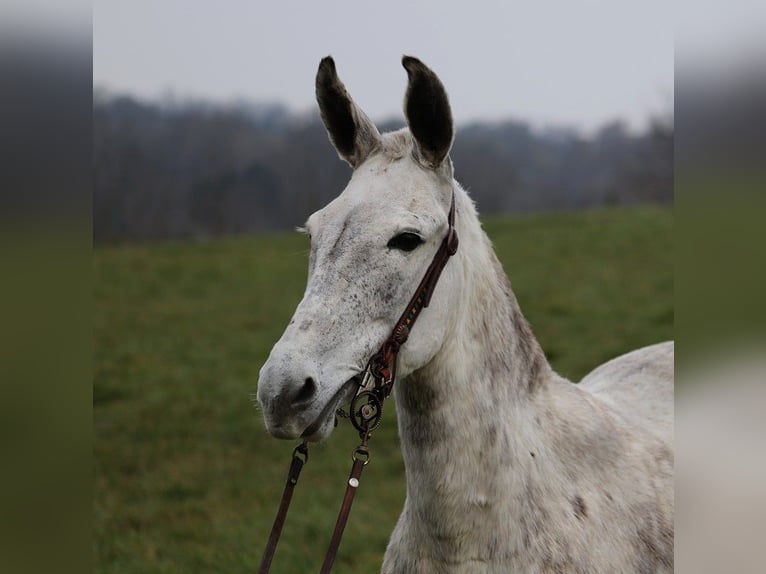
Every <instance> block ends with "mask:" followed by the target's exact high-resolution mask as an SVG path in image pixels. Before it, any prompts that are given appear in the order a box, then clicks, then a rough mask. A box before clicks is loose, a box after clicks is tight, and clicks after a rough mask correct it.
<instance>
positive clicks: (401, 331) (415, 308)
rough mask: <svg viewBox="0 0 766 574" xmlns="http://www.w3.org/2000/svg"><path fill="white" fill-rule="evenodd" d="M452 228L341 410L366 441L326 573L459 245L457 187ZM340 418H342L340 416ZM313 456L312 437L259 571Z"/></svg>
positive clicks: (357, 452)
mask: <svg viewBox="0 0 766 574" xmlns="http://www.w3.org/2000/svg"><path fill="white" fill-rule="evenodd" d="M447 221H448V224H449V229H448V230H447V235H445V237H444V239H443V240H442V242H441V245H439V249H438V250H437V251H436V253H435V254H434V258H433V260H432V261H431V264H430V265H429V266H428V269H427V270H426V272H425V275H423V279H422V280H421V281H420V284H419V285H418V288H417V289H416V290H415V294H414V295H413V296H412V298H411V299H410V301H409V303H408V305H407V307H406V308H405V310H404V312H403V313H402V314H401V316H400V317H399V320H398V321H397V322H396V324H395V325H394V328H393V329H392V331H391V335H390V336H389V337H388V338H387V339H386V340H385V341H384V342H383V345H381V347H380V349H379V350H378V352H376V353H375V354H374V355H373V356H372V357H371V358H370V360H369V361H368V363H367V366H366V368H365V370H364V372H363V373H362V374H361V375H360V376H358V377H357V380H358V383H359V387H358V389H357V392H356V394H355V395H354V398H353V399H351V405H350V409H349V412H348V413H346V412H345V411H343V410H341V409H339V410H338V413H337V414H338V415H339V416H341V417H344V418H348V419H350V420H351V424H352V425H353V426H354V428H355V429H356V430H357V431H359V436H360V437H361V439H362V442H361V443H360V444H359V446H357V447H356V448H355V449H354V452H353V454H352V459H353V461H354V462H353V465H352V467H351V473H350V474H349V478H348V486H347V487H346V494H345V496H344V497H343V503H342V504H341V508H340V512H339V513H338V519H337V521H336V523H335V530H334V531H333V535H332V538H331V540H330V545H329V547H328V549H327V554H326V555H325V560H324V563H323V564H322V569H321V570H320V574H329V572H330V570H331V569H332V565H333V563H334V562H335V557H336V555H337V553H338V548H339V546H340V541H341V538H342V536H343V530H344V529H345V527H346V522H347V521H348V515H349V513H350V511H351V504H352V503H353V500H354V494H355V493H356V490H357V488H358V487H359V478H360V477H361V475H362V470H363V469H364V467H365V466H366V465H367V463H368V462H369V461H370V451H369V447H368V442H369V440H370V436H371V434H372V431H373V430H375V428H377V426H378V425H379V424H380V421H381V419H382V416H383V403H384V402H385V400H386V399H387V398H388V396H389V395H390V394H391V391H392V390H393V387H394V381H395V379H396V360H397V357H398V355H399V350H400V348H401V346H402V345H404V343H405V342H406V341H407V339H408V338H409V336H410V332H411V331H412V327H413V325H414V324H415V322H416V321H417V319H418V317H419V316H420V313H421V311H422V310H423V309H425V308H426V307H428V304H429V303H430V302H431V296H432V295H433V292H434V289H435V288H436V284H437V283H438V281H439V277H440V276H441V273H442V271H443V269H444V266H445V265H447V262H448V261H449V259H450V257H452V256H453V255H454V254H455V253H456V252H457V248H458V237H457V231H456V230H455V191H454V190H453V191H452V200H451V203H450V209H449V215H448V218H447ZM336 422H337V420H336ZM306 462H308V445H307V444H306V442H303V443H301V444H299V445H298V446H297V447H295V449H294V450H293V456H292V461H291V463H290V469H289V471H288V473H287V484H285V489H284V492H283V494H282V500H281V502H280V505H279V510H278V511H277V516H276V518H275V519H274V525H273V526H272V529H271V534H270V535H269V541H268V543H267V545H266V550H265V551H264V553H263V557H262V558H261V564H260V567H259V569H258V572H259V574H267V573H268V571H269V568H270V567H271V561H272V559H273V557H274V552H275V551H276V547H277V543H278V542H279V536H280V534H281V532H282V527H283V526H284V522H285V518H286V516H287V510H288V508H289V506H290V500H291V499H292V495H293V490H294V489H295V485H296V484H297V483H298V477H299V476H300V472H301V469H302V468H303V465H304V464H305V463H306Z"/></svg>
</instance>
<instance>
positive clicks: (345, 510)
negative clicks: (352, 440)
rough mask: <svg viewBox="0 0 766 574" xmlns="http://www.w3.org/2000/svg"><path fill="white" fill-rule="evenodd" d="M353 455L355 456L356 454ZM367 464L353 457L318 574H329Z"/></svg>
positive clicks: (365, 461)
mask: <svg viewBox="0 0 766 574" xmlns="http://www.w3.org/2000/svg"><path fill="white" fill-rule="evenodd" d="M359 448H360V447H357V450H358V449H359ZM354 454H355V455H356V452H355V453H354ZM368 462H369V459H368V458H357V457H356V456H354V464H353V465H352V466H351V473H350V474H349V476H348V484H347V486H346V494H345V495H344V496H343V503H342V504H341V506H340V511H339V512H338V519H337V520H336V522H335V530H334V531H333V533H332V538H331V539H330V546H329V547H328V548H327V554H325V557H324V562H323V563H322V569H321V570H320V571H319V573H320V574H329V572H330V570H332V565H333V563H334V562H335V558H336V556H337V555H338V548H339V547H340V541H341V538H343V531H344V530H345V529H346V523H347V522H348V515H349V514H350V513H351V504H352V503H353V502H354V495H355V494H356V490H357V488H359V478H360V477H361V476H362V470H364V467H365V465H366V464H367V463H368Z"/></svg>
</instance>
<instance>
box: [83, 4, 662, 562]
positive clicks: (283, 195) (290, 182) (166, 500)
mask: <svg viewBox="0 0 766 574" xmlns="http://www.w3.org/2000/svg"><path fill="white" fill-rule="evenodd" d="M93 23H94V27H93V169H94V171H93V176H94V188H93V239H94V242H95V245H96V249H95V264H94V280H95V285H94V286H95V291H94V293H95V299H94V303H95V317H94V371H95V372H94V388H93V405H94V432H95V447H94V452H95V504H94V543H93V560H94V563H95V565H96V567H97V569H98V570H99V571H103V572H163V571H168V572H173V571H176V572H177V571H184V572H201V571H220V572H246V571H253V570H254V569H255V567H256V565H257V564H258V559H259V557H260V554H261V552H262V549H263V546H264V544H265V541H266V538H267V536H268V532H269V529H270V527H271V522H272V520H273V517H274V513H275V512H276V502H277V500H278V498H279V496H280V493H281V489H282V486H283V484H284V473H285V472H286V467H287V464H288V463H289V453H290V450H291V448H292V446H293V445H292V444H289V443H285V442H281V441H276V440H274V439H272V438H270V437H269V436H268V435H267V433H266V432H265V430H264V429H263V424H262V422H261V418H260V413H258V412H257V410H256V408H255V407H254V406H253V401H252V395H253V394H254V392H255V390H256V383H257V379H258V371H259V369H260V366H261V365H262V364H263V362H264V360H265V359H266V357H267V355H268V352H269V350H270V348H271V346H272V345H273V344H274V342H276V340H277V339H278V338H279V336H280V334H281V332H282V330H283V329H284V327H285V325H286V324H287V322H288V321H289V319H290V316H291V315H292V312H293V310H294V309H295V306H296V304H297V303H298V301H299V300H300V298H301V294H302V291H303V288H304V285H305V280H306V265H307V252H308V242H307V240H306V238H305V237H303V236H301V235H299V234H296V233H294V231H293V228H294V227H295V226H298V225H301V224H302V223H303V222H304V221H305V220H306V218H307V217H308V216H309V215H310V214H311V213H312V212H313V211H315V210H316V209H319V208H320V207H322V206H323V205H325V204H326V203H328V202H329V201H330V200H332V199H333V198H334V197H336V196H337V195H338V194H339V193H340V192H341V191H342V190H343V188H344V187H345V185H346V182H347V181H348V178H349V176H350V173H351V172H350V168H349V167H348V166H347V165H346V164H344V163H343V162H342V161H340V160H339V159H338V157H337V155H336V153H335V151H334V150H333V149H332V147H331V145H330V143H329V141H328V138H327V135H326V133H325V130H324V127H323V126H322V124H321V122H320V120H319V117H318V113H317V111H316V105H315V103H314V76H315V73H316V68H317V65H318V63H319V60H320V59H321V58H322V57H324V56H325V55H327V54H331V55H332V56H333V57H334V58H335V61H336V64H337V67H338V71H339V74H340V76H341V78H342V79H343V81H344V82H345V84H346V86H347V88H348V89H349V91H350V93H351V94H352V96H353V97H354V99H355V101H356V102H357V104H358V105H360V106H361V107H362V108H363V109H364V110H365V111H366V113H367V114H368V115H369V116H370V117H371V118H373V119H374V120H375V121H376V122H377V124H378V125H379V127H380V128H381V130H390V129H397V128H399V127H401V126H402V125H403V114H402V111H401V106H402V101H403V96H404V91H405V87H406V73H405V71H404V69H403V68H402V67H401V64H400V61H401V56H402V54H412V55H416V56H418V57H419V58H421V59H422V60H423V61H424V62H426V63H427V64H428V65H429V66H431V67H432V68H433V69H434V70H435V71H436V72H437V73H438V74H439V76H440V77H441V79H442V81H443V82H444V84H445V86H446V88H447V90H448V92H449V94H450V99H451V104H452V109H453V112H454V117H455V121H456V125H457V134H456V138H455V145H454V148H453V150H452V159H453V162H454V165H455V172H456V177H457V179H458V180H459V181H460V182H461V183H462V184H463V185H464V186H465V187H466V188H467V189H468V190H469V193H470V194H471V196H472V197H473V198H474V199H475V200H476V202H477V205H478V208H479V211H480V213H481V214H482V217H483V222H484V225H485V228H486V229H487V232H488V233H489V235H490V237H491V238H492V240H493V242H494V244H495V246H496V249H497V252H498V255H499V257H500V258H501V260H502V262H503V264H504V266H505V268H506V270H507V272H508V273H509V275H510V277H511V279H512V281H513V284H514V289H515V292H516V294H517V296H518V298H519V300H520V303H521V306H522V309H523V310H524V312H525V313H526V316H527V318H528V319H529V320H530V322H531V324H532V326H533V329H534V331H535V333H536V335H537V336H538V338H539V339H540V341H541V344H542V346H543V348H544V349H545V351H546V354H547V356H548V359H549V360H550V361H551V362H552V364H553V366H554V368H556V369H557V370H558V371H559V372H561V373H562V374H564V375H565V376H567V377H570V378H571V379H572V380H575V381H576V380H579V379H580V378H581V377H582V376H583V375H584V374H586V373H587V372H588V371H589V370H591V369H592V368H594V367H595V366H596V365H598V364H599V363H601V362H603V361H605V360H607V359H609V358H611V357H614V356H616V355H618V354H621V353H623V352H626V351H628V350H631V349H633V348H636V347H640V346H643V345H647V344H651V343H655V342H658V341H662V340H666V339H671V338H673V322H674V304H673V286H674V282H673V260H672V257H673V214H672V205H673V201H674V197H673V186H674V140H675V136H674V130H675V128H674V115H675V114H674V107H673V98H674V91H675V87H674V69H673V25H672V18H671V17H670V15H669V14H668V13H667V7H666V6H665V4H664V3H662V2H659V1H651V2H644V3H641V4H640V5H639V4H630V3H606V2H600V3H584V4H583V3H576V4H566V3H550V2H542V3H536V4H521V3H508V2H485V3H478V4H477V3H470V4H454V5H450V6H449V7H448V6H446V5H445V4H443V3H439V2H424V3H411V2H399V1H392V2H386V3H383V4H378V5H374V6H369V7H365V8H364V9H362V8H361V7H360V6H359V5H358V3H351V2H346V1H337V0H334V1H330V2H322V3H306V4H302V5H299V6H297V5H294V4H290V3H282V4H270V5H268V6H266V5H261V4H254V3H251V2H244V1H231V2H226V3H223V4H221V3H215V4H213V3H206V4H195V5H193V6H191V5H189V3H188V2H172V1H162V2H156V1H152V2H148V1H134V2H130V3H114V2H109V3H107V2H97V3H96V4H95V5H94V13H93ZM355 438H356V437H355V433H353V432H352V431H351V429H350V427H347V425H343V424H341V425H340V426H339V428H338V429H337V431H336V433H335V434H334V435H333V436H332V437H331V439H330V440H329V441H327V443H326V444H322V445H318V446H317V447H315V448H313V449H312V454H311V462H310V463H309V465H308V466H307V467H306V469H305V471H304V474H303V476H302V478H301V484H300V485H299V487H298V490H297V492H296V495H295V500H294V502H293V510H292V511H291V515H290V517H289V519H288V521H287V525H286V526H285V531H284V533H283V537H282V541H281V543H280V548H279V550H278V552H277V555H276V558H275V561H274V567H273V572H275V573H279V572H283V573H299V572H310V571H313V570H315V569H316V568H317V567H318V566H319V565H320V564H321V562H322V556H323V552H324V551H325V549H326V544H327V542H328V540H329V538H328V536H329V534H330V532H331V530H332V526H333V521H334V519H335V516H336V513H337V509H338V504H339V502H340V497H341V496H342V490H343V485H344V484H345V481H346V477H347V473H348V463H349V457H348V453H349V452H350V451H351V448H352V447H353V446H354V445H355ZM365 481H366V482H365V483H363V485H362V487H361V488H360V492H359V496H358V497H357V500H356V502H355V508H354V512H353V515H352V517H351V522H350V524H349V527H348V529H347V534H346V536H345V538H344V542H343V546H342V548H341V554H340V557H339V559H338V562H337V566H336V571H337V572H339V573H340V572H349V573H351V572H360V571H372V572H374V571H378V570H379V569H380V565H381V561H382V556H383V552H384V550H385V547H386V544H387V542H388V537H389V535H390V533H391V530H392V529H393V526H394V524H395V522H396V519H397V518H398V515H399V512H400V510H401V508H402V504H403V501H404V496H405V484H404V467H403V463H402V459H401V455H400V452H399V445H398V438H397V434H396V417H395V413H394V410H393V408H388V409H387V412H386V417H385V421H384V424H383V425H382V427H381V428H380V429H379V430H378V431H376V435H375V439H374V445H373V462H372V464H371V465H370V467H369V469H368V472H367V473H366V477H365ZM365 485H369V486H367V487H366V488H365Z"/></svg>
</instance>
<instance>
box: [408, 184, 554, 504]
mask: <svg viewBox="0 0 766 574" xmlns="http://www.w3.org/2000/svg"><path fill="white" fill-rule="evenodd" d="M456 191H457V192H458V194H457V201H458V204H457V205H458V234H459V237H460V248H459V249H458V255H457V256H456V257H457V260H456V261H453V262H450V263H449V264H448V267H449V265H454V266H455V268H453V269H454V274H453V277H455V276H458V277H461V278H462V279H460V281H461V282H462V285H461V287H460V293H461V295H460V301H459V302H458V303H457V304H455V305H453V306H452V308H453V309H454V311H453V322H452V325H451V327H450V328H449V329H448V333H447V336H446V338H445V342H444V344H443V346H442V348H441V350H440V351H439V352H438V353H437V354H436V356H435V357H434V358H433V359H432V361H431V362H430V363H429V364H428V365H426V366H425V367H423V368H422V369H420V370H419V371H416V372H414V373H413V374H412V375H410V376H409V377H407V378H406V379H404V380H402V381H401V382H400V383H399V384H398V386H397V387H396V403H397V412H398V419H399V434H400V438H401V443H402V451H403V455H404V461H405V467H406V472H407V482H408V488H407V491H408V494H407V496H408V505H415V506H423V505H425V506H433V508H434V509H435V508H438V509H441V510H446V509H448V508H450V507H452V508H453V510H454V507H453V506H452V505H460V504H465V505H474V504H481V500H482V499H483V500H485V501H490V500H491V499H492V491H493V490H494V489H495V486H496V485H493V481H494V480H495V477H496V476H497V475H498V473H497V472H496V471H497V469H496V468H495V467H496V466H497V465H498V464H505V462H506V461H508V460H509V457H511V458H512V457H515V456H517V455H518V451H519V449H520V447H519V446H517V445H519V444H520V440H521V437H522V436H523V433H524V428H523V427H524V423H523V421H524V420H527V419H529V417H530V412H531V411H530V410H529V408H528V405H529V404H530V403H531V402H532V401H533V398H534V396H535V395H536V394H539V393H540V392H541V389H542V387H544V386H546V385H547V383H548V381H549V379H550V378H551V377H554V376H555V375H553V373H552V371H551V369H550V366H549V365H548V363H547V361H546V359H545V356H544V354H543V352H542V350H541V348H540V345H539V344H538V342H537V341H536V339H535V337H534V335H533V334H532V331H531V329H530V327H529V325H528V323H527V321H526V320H525V318H524V316H523V315H522V313H521V311H520V309H519V306H518V303H517V301H516V297H515V296H514V294H513V292H512V290H511V286H510V283H509V281H508V279H507V277H506V275H505V273H504V272H503V269H502V266H501V264H500V262H499V261H498V259H497V257H496V256H495V254H494V252H493V250H492V246H491V243H490V241H489V239H488V238H487V236H486V234H485V233H484V232H483V230H482V229H481V226H480V223H479V220H478V216H477V215H476V212H475V210H474V208H473V204H472V203H471V200H470V199H469V198H468V196H467V195H466V194H465V192H463V191H462V190H461V189H460V188H459V187H458V188H456ZM461 267H462V269H461ZM525 454H526V457H527V458H529V452H528V450H527V451H526V452H525ZM424 485H430V487H429V486H424ZM497 488H498V491H500V490H501V488H500V487H499V486H497ZM466 497H467V498H466ZM469 498H471V499H470V500H469ZM432 510H433V509H432ZM434 512H440V511H439V510H434ZM422 513H425V514H426V515H430V516H433V515H434V514H433V512H431V511H430V510H427V509H426V510H424V509H423V508H421V509H420V510H418V511H417V514H422Z"/></svg>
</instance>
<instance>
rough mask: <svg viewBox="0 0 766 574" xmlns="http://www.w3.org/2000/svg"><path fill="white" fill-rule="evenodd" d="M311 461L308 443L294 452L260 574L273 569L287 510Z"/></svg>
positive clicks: (259, 568) (300, 445) (302, 444)
mask: <svg viewBox="0 0 766 574" xmlns="http://www.w3.org/2000/svg"><path fill="white" fill-rule="evenodd" d="M308 460H309V450H308V446H307V445H306V443H305V442H304V443H301V444H299V445H298V446H296V447H295V450H293V460H292V461H291V462H290V470H288V472H287V483H286V484H285V490H284V492H283V493H282V501H281V502H280V503H279V510H278V511H277V516H276V518H275V519H274V525H273V526H272V527H271V534H270V535H269V541H268V543H267V544H266V550H264V552H263V557H262V558H261V565H260V566H259V567H258V574H268V572H269V568H271V561H272V559H273V558H274V552H276V550H277V543H278V542H279V536H280V535H281V534H282V527H283V526H284V525H285V518H286V517H287V510H288V508H289V507H290V500H292V498H293V491H294V490H295V485H296V484H298V477H299V476H300V474H301V469H302V468H303V465H304V464H305V463H307V462H308Z"/></svg>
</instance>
